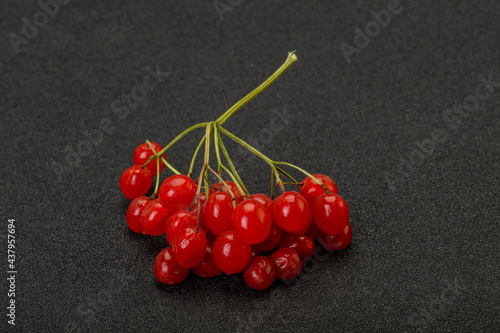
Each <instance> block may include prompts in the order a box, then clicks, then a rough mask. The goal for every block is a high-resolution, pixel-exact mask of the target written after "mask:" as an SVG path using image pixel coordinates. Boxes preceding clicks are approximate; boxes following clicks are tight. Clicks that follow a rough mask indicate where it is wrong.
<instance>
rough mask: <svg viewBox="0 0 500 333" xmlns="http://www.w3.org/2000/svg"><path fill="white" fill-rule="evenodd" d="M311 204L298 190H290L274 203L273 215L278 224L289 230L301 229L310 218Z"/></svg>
mask: <svg viewBox="0 0 500 333" xmlns="http://www.w3.org/2000/svg"><path fill="white" fill-rule="evenodd" d="M310 209H311V208H310V207H309V204H308V203H307V201H306V199H305V198H304V197H303V196H302V195H301V194H300V193H297V192H293V191H288V192H285V193H283V194H282V195H280V196H279V197H278V199H276V201H275V202H274V204H273V207H272V210H273V217H274V221H275V222H276V224H278V226H279V227H280V228H281V229H283V230H285V231H288V232H294V231H299V230H300V229H302V228H303V227H304V226H305V225H306V223H307V221H308V220H309V210H310Z"/></svg>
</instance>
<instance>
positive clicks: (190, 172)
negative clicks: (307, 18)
mask: <svg viewBox="0 0 500 333" xmlns="http://www.w3.org/2000/svg"><path fill="white" fill-rule="evenodd" d="M205 139H206V136H205V135H204V136H203V138H201V140H200V143H199V144H198V147H196V150H195V151H194V154H193V158H192V159H191V165H190V166H189V171H188V174H187V176H188V177H191V176H192V175H193V167H194V162H195V160H196V156H198V152H199V151H200V149H201V147H202V146H203V143H204V142H205Z"/></svg>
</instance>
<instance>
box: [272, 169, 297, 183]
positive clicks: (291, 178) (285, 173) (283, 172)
mask: <svg viewBox="0 0 500 333" xmlns="http://www.w3.org/2000/svg"><path fill="white" fill-rule="evenodd" d="M276 169H278V171H279V172H281V173H282V174H284V175H285V176H287V177H288V178H289V179H290V180H291V181H292V182H294V183H298V182H297V181H296V180H295V179H294V178H293V177H292V176H290V174H288V172H286V171H285V170H283V169H282V168H280V167H278V166H277V167H276Z"/></svg>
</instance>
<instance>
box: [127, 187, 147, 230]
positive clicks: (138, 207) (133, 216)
mask: <svg viewBox="0 0 500 333" xmlns="http://www.w3.org/2000/svg"><path fill="white" fill-rule="evenodd" d="M148 202H149V199H148V198H147V197H144V196H142V197H137V198H135V199H134V200H132V202H131V203H130V205H128V209H127V216H126V220H127V225H128V227H129V228H130V230H132V231H133V232H137V233H139V234H142V224H141V214H142V211H143V210H144V207H146V205H147V204H148Z"/></svg>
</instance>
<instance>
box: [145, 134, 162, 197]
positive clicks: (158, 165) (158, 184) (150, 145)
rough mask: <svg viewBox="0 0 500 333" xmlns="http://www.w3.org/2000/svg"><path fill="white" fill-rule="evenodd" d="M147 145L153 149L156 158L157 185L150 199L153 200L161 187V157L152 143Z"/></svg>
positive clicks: (148, 142)
mask: <svg viewBox="0 0 500 333" xmlns="http://www.w3.org/2000/svg"><path fill="white" fill-rule="evenodd" d="M146 143H147V144H148V146H149V148H151V150H152V151H153V153H154V156H156V185H155V191H154V192H153V194H151V197H149V199H153V198H155V197H156V194H157V193H158V187H159V186H160V159H159V157H158V156H159V155H158V154H157V153H156V150H155V148H154V147H153V144H152V143H151V141H149V140H146Z"/></svg>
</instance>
